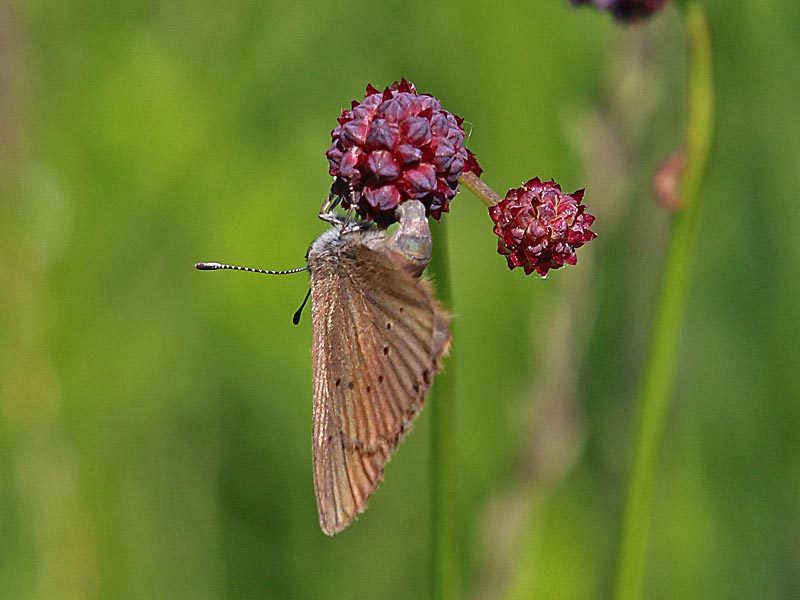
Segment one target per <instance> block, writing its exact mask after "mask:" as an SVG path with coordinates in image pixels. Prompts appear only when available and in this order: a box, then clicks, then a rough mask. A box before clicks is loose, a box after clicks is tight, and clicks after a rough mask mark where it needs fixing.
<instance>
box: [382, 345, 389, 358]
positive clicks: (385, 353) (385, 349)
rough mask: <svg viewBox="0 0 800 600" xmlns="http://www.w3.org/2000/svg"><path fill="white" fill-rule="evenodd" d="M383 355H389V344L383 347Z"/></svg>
mask: <svg viewBox="0 0 800 600" xmlns="http://www.w3.org/2000/svg"><path fill="white" fill-rule="evenodd" d="M383 355H384V356H388V355H389V346H384V347H383Z"/></svg>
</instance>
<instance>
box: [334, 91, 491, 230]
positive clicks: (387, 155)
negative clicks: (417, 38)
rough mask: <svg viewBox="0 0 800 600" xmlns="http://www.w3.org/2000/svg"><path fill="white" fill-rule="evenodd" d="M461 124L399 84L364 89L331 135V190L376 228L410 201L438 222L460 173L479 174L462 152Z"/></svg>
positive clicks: (434, 102) (436, 104) (471, 159)
mask: <svg viewBox="0 0 800 600" xmlns="http://www.w3.org/2000/svg"><path fill="white" fill-rule="evenodd" d="M462 121H463V119H461V118H460V117H457V116H455V115H454V114H452V113H450V112H447V111H446V110H443V109H442V105H441V103H440V102H439V100H437V99H436V98H434V97H433V96H429V95H427V94H422V95H420V94H417V90H416V88H415V87H414V85H413V84H412V83H409V82H408V81H406V80H405V79H403V80H402V81H400V82H399V83H398V82H395V83H394V84H392V86H391V87H388V88H386V89H385V90H384V91H383V92H379V91H378V90H377V89H376V88H374V87H372V86H371V85H370V86H367V92H366V97H365V98H364V100H362V101H361V102H356V101H353V105H352V108H351V109H350V110H344V111H342V116H341V117H339V125H337V126H336V128H335V129H334V130H333V131H332V132H331V138H332V142H331V147H330V148H329V149H328V152H327V154H326V155H327V157H328V162H329V163H330V174H331V175H333V177H334V180H333V185H332V186H331V193H332V194H335V195H337V196H341V197H342V205H343V206H344V207H345V208H347V207H348V206H354V207H355V209H356V212H358V214H359V215H361V216H362V217H364V218H366V219H372V220H375V221H377V222H378V223H380V224H381V225H388V224H390V223H392V222H393V221H395V220H396V218H395V215H394V211H395V208H397V205H398V204H400V203H401V202H405V201H406V200H411V199H414V200H419V201H421V202H422V203H423V204H424V205H425V208H426V211H427V214H428V215H430V216H432V217H433V218H435V219H436V220H439V219H440V218H441V215H442V213H443V212H449V203H450V200H451V199H452V198H453V196H455V195H456V192H457V191H458V178H459V177H460V176H461V174H462V173H463V172H464V171H474V172H475V173H477V174H478V175H480V173H481V168H480V166H478V162H477V160H476V159H475V156H474V155H473V154H472V153H471V152H470V151H469V150H467V149H466V148H464V130H463V129H462V127H461V123H462Z"/></svg>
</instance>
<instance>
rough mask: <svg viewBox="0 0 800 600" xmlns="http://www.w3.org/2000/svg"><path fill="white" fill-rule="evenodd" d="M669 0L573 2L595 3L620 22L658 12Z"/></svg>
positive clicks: (576, 1)
mask: <svg viewBox="0 0 800 600" xmlns="http://www.w3.org/2000/svg"><path fill="white" fill-rule="evenodd" d="M666 3H667V0H572V4H593V5H594V6H595V8H597V9H598V10H607V11H609V12H611V14H613V15H614V18H615V19H616V20H617V21H620V22H626V23H627V22H632V21H639V20H641V19H645V18H647V17H649V16H650V15H651V14H653V13H654V12H658V11H659V10H661V9H662V8H664V5H665V4H666Z"/></svg>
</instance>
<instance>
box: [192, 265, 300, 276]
mask: <svg viewBox="0 0 800 600" xmlns="http://www.w3.org/2000/svg"><path fill="white" fill-rule="evenodd" d="M194 268H195V269H199V270H200V271H218V270H220V269H230V270H231V271H250V272H251V273H264V275H291V274H292V273H299V272H300V271H308V266H305V267H299V268H297V269H287V270H285V271H272V270H270V269H254V268H253V267H238V266H236V265H224V264H222V263H216V262H201V263H197V264H195V266H194Z"/></svg>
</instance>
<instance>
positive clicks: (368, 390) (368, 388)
mask: <svg viewBox="0 0 800 600" xmlns="http://www.w3.org/2000/svg"><path fill="white" fill-rule="evenodd" d="M371 391H372V388H371V387H370V386H367V393H368V394H369V393H370V392H371Z"/></svg>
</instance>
